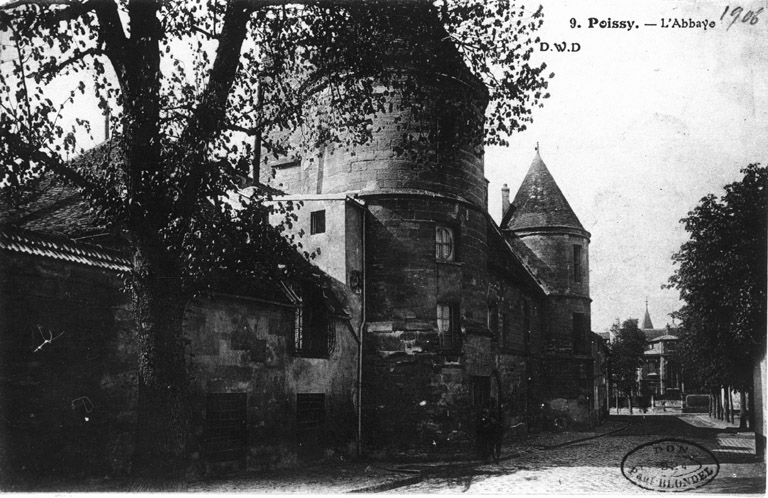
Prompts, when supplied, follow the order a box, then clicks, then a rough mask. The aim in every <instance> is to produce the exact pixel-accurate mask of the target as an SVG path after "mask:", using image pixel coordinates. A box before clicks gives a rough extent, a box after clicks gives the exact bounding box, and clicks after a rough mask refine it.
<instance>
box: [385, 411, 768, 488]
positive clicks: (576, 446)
mask: <svg viewBox="0 0 768 498" xmlns="http://www.w3.org/2000/svg"><path fill="white" fill-rule="evenodd" d="M611 424H624V425H625V428H624V429H622V430H619V431H617V432H613V433H611V434H608V435H605V436H602V437H597V438H594V439H590V440H586V441H581V442H575V443H573V444H566V445H563V446H560V444H562V443H558V439H559V438H562V437H564V436H565V435H561V434H556V435H546V436H543V437H539V438H535V439H533V440H532V441H529V442H524V443H523V445H522V446H520V445H519V444H518V446H517V448H516V450H517V452H519V456H515V457H512V458H509V459H507V460H505V461H503V462H501V464H499V465H485V466H482V467H479V468H477V469H476V473H475V475H466V476H449V475H442V476H435V477H428V478H425V479H424V480H423V481H421V482H419V483H416V484H413V485H410V486H405V487H402V488H398V489H396V490H394V491H393V492H398V493H458V492H469V493H478V494H486V493H491V494H501V493H514V494H529V493H530V494H536V493H555V494H570V493H649V491H646V490H644V489H642V488H640V487H638V486H636V485H634V484H632V483H630V482H629V481H628V480H627V479H626V478H625V477H624V476H623V475H622V472H621V462H622V459H623V458H624V456H625V455H626V454H627V453H629V452H630V451H632V450H633V449H635V448H637V447H638V446H640V445H642V444H645V443H649V442H651V441H655V440H658V439H663V438H669V437H675V438H681V439H685V440H689V441H691V442H694V443H698V444H700V445H702V446H704V447H705V448H707V449H709V450H710V451H712V452H713V454H715V455H716V457H717V459H718V460H719V461H720V472H719V474H718V476H717V477H716V479H715V480H714V481H713V482H712V483H711V484H709V485H707V486H704V487H702V488H699V489H698V490H695V491H698V492H705V493H764V491H765V466H764V464H762V463H756V462H755V461H754V458H753V457H752V456H751V454H752V452H753V450H754V439H753V435H752V434H751V433H747V434H738V433H735V432H725V431H726V428H724V427H722V424H720V425H721V426H720V427H717V423H713V422H711V421H710V420H709V418H708V417H707V416H706V415H704V416H701V415H682V416H671V415H670V416H647V417H643V416H638V415H636V416H633V417H627V416H625V417H613V421H612V422H611ZM713 425H714V427H713ZM573 436H577V434H575V433H574V434H572V435H571V437H573ZM585 436H587V437H588V436H589V435H585ZM547 439H548V440H549V441H547ZM548 443H549V444H548ZM514 444H515V443H514V442H511V443H510V444H508V445H507V450H508V451H511V450H512V446H514Z"/></svg>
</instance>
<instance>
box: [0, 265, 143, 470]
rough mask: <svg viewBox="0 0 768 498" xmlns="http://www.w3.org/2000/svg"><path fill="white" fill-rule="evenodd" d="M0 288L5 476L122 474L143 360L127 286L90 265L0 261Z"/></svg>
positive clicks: (0, 432) (0, 453)
mask: <svg viewBox="0 0 768 498" xmlns="http://www.w3.org/2000/svg"><path fill="white" fill-rule="evenodd" d="M0 285H1V287H0V317H2V318H1V319H0V369H1V370H2V372H1V373H0V378H1V379H2V380H0V460H1V461H2V463H0V467H2V469H3V476H4V477H5V478H11V477H12V476H14V475H15V476H16V477H19V478H22V479H36V478H38V477H41V476H45V475H59V476H68V477H86V476H103V475H121V474H125V473H126V472H127V471H128V470H129V457H130V454H131V451H132V449H133V431H134V429H135V425H136V390H135V386H136V375H137V368H136V367H137V364H138V361H137V356H136V349H135V340H134V334H135V327H134V321H133V316H132V314H131V311H130V299H129V295H128V294H125V293H122V292H121V291H120V289H121V288H122V281H121V280H120V278H118V275H117V274H115V273H114V272H108V271H104V270H101V269H97V268H94V267H92V266H86V265H81V264H76V263H69V262H63V261H57V260H54V259H50V258H40V257H35V256H29V255H25V254H14V253H9V252H3V254H2V266H0ZM51 338H53V340H52V341H51V342H49V343H45V340H46V339H51Z"/></svg>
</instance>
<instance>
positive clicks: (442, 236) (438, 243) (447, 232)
mask: <svg viewBox="0 0 768 498" xmlns="http://www.w3.org/2000/svg"><path fill="white" fill-rule="evenodd" d="M453 235H454V234H453V230H452V229H450V228H448V227H446V226H444V225H437V227H436V228H435V257H436V258H437V259H439V260H442V261H454V260H455V253H456V250H455V244H454V237H453Z"/></svg>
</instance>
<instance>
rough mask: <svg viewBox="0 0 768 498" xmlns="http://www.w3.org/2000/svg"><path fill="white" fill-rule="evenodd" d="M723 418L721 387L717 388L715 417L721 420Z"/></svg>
mask: <svg viewBox="0 0 768 498" xmlns="http://www.w3.org/2000/svg"><path fill="white" fill-rule="evenodd" d="M724 418H725V408H724V407H723V388H722V386H720V388H719V389H718V390H717V419H718V420H723V419H724Z"/></svg>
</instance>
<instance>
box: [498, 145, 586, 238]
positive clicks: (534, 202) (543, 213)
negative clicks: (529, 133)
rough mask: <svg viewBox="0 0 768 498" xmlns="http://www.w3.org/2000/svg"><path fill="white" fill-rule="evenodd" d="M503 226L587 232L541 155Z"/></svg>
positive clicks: (537, 156)
mask: <svg viewBox="0 0 768 498" xmlns="http://www.w3.org/2000/svg"><path fill="white" fill-rule="evenodd" d="M501 226H502V227H503V228H505V229H508V230H523V229H531V228H548V227H566V228H575V229H577V230H584V227H583V226H582V225H581V222H580V221H579V219H578V218H577V217H576V214H575V213H574V212H573V209H571V205H570V204H568V200H566V198H565V196H564V195H563V192H562V191H561V190H560V187H558V186H557V182H555V179H554V177H553V176H552V173H550V172H549V170H548V169H547V166H546V164H544V161H543V160H542V159H541V156H540V155H539V152H538V151H536V157H534V159H533V162H532V163H531V167H530V168H529V169H528V173H527V174H526V175H525V179H524V180H523V183H522V184H521V185H520V189H519V190H518V191H517V195H515V200H514V201H513V202H512V205H511V207H510V209H509V211H507V215H506V216H505V217H504V220H502V223H501Z"/></svg>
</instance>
